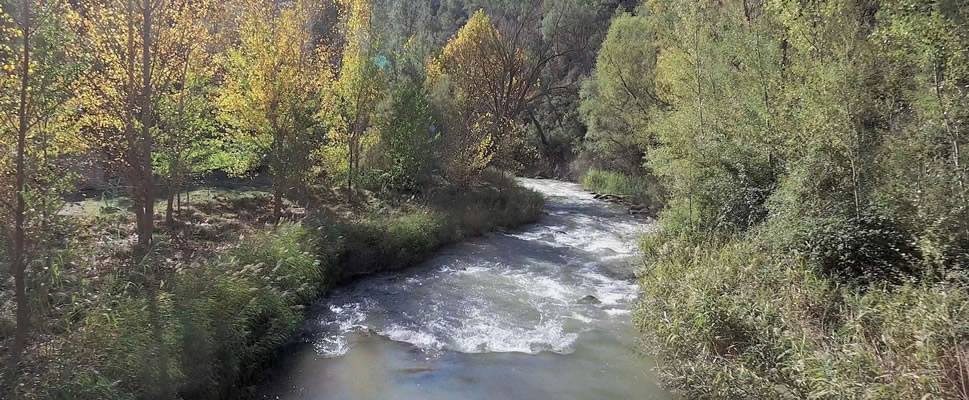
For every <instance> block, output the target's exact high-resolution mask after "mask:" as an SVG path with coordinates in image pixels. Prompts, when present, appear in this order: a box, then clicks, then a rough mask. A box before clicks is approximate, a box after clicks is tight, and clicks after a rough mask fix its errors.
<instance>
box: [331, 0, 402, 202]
mask: <svg viewBox="0 0 969 400" xmlns="http://www.w3.org/2000/svg"><path fill="white" fill-rule="evenodd" d="M340 4H341V5H342V6H343V7H344V9H345V10H346V20H345V21H344V26H343V36H344V38H345V42H344V47H343V62H342V65H341V68H340V72H339V74H340V75H339V78H338V80H337V82H336V83H335V87H334V94H335V95H336V96H337V99H336V102H337V104H336V110H337V111H336V112H333V110H330V109H328V110H326V111H327V112H328V113H330V115H329V117H331V118H334V119H336V121H338V122H337V123H336V124H335V126H334V127H333V129H332V131H331V139H333V140H335V141H336V143H337V145H338V146H340V145H342V146H344V147H345V148H346V173H347V195H348V196H349V195H350V193H351V191H352V189H353V181H354V174H355V173H358V171H359V170H360V161H361V160H360V159H361V157H362V154H363V152H364V150H365V148H366V147H367V146H368V145H369V144H371V142H373V140H372V138H370V137H368V135H367V134H368V130H369V128H370V119H371V115H372V113H373V112H374V110H375V108H376V106H377V101H378V99H379V95H380V90H381V85H382V83H381V82H382V80H383V76H382V75H383V69H384V68H386V67H388V65H387V59H386V57H384V56H381V55H379V54H378V50H379V48H380V47H379V46H380V41H379V39H380V38H379V35H378V32H377V30H376V26H375V25H374V21H373V6H372V5H371V4H370V0H341V3H340Z"/></svg>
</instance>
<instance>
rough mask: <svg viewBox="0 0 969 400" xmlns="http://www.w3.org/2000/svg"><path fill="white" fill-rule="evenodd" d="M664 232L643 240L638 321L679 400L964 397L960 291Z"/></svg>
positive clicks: (964, 325)
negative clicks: (850, 279) (840, 281)
mask: <svg viewBox="0 0 969 400" xmlns="http://www.w3.org/2000/svg"><path fill="white" fill-rule="evenodd" d="M659 235H660V237H653V238H651V239H650V240H647V241H646V242H644V250H645V253H646V254H647V258H648V264H649V265H650V269H649V270H648V272H647V273H646V274H645V275H644V276H643V278H642V279H641V285H642V287H643V292H644V293H643V302H642V303H641V305H640V307H639V308H638V311H637V323H638V325H639V327H640V328H641V329H642V330H643V331H644V340H645V343H646V344H647V346H648V347H649V349H650V351H652V352H653V353H654V354H657V355H658V356H659V357H660V358H661V359H663V360H664V363H663V366H662V369H661V377H662V379H663V380H664V382H665V383H666V384H667V385H668V386H669V387H670V388H672V389H674V390H676V391H679V392H681V393H682V394H683V396H684V398H691V399H714V398H716V399H731V398H737V399H741V398H777V399H783V398H790V399H795V398H816V399H841V398H883V399H913V398H914V399H918V398H958V397H959V396H960V395H964V393H963V392H960V390H963V389H960V386H959V382H960V380H961V382H969V375H967V372H966V371H969V369H965V365H966V364H965V360H966V359H965V358H964V356H962V358H960V357H959V356H958V355H960V354H962V355H964V354H965V353H964V352H965V349H966V348H967V345H969V321H966V320H965V318H964V317H963V316H964V315H965V313H966V311H967V309H969V297H967V291H966V288H965V287H961V286H953V285H951V284H943V283H940V284H934V285H929V284H913V283H907V284H903V285H900V286H885V285H880V286H873V287H870V288H869V289H868V290H867V291H864V292H861V291H857V290H855V289H853V288H851V287H848V286H841V285H836V284H834V283H832V282H831V281H830V280H828V279H827V278H826V277H825V276H824V275H821V274H818V273H816V272H815V268H813V267H812V266H811V265H810V264H809V263H807V262H805V260H803V259H796V258H786V257H775V256H771V255H770V252H765V251H764V249H762V248H758V247H757V246H754V245H753V242H750V241H744V240H734V241H729V242H727V243H725V244H724V245H722V246H696V245H694V244H690V243H688V242H686V241H682V240H678V239H677V238H670V237H665V238H664V237H663V234H662V233H661V234H659ZM960 363H962V364H961V365H962V368H963V369H959V368H960Z"/></svg>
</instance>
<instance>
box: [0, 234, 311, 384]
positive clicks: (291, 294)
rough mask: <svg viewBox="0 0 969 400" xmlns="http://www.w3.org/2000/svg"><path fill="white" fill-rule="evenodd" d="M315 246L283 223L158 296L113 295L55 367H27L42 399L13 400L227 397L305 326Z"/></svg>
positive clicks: (175, 280)
mask: <svg viewBox="0 0 969 400" xmlns="http://www.w3.org/2000/svg"><path fill="white" fill-rule="evenodd" d="M314 243H315V241H314V240H313V238H312V237H311V236H310V234H309V232H308V231H306V230H305V229H303V228H302V227H300V226H299V225H283V226H280V227H277V228H275V229H274V230H271V231H267V232H263V233H259V234H257V235H255V236H253V237H250V238H249V239H246V240H244V241H243V242H242V243H241V244H240V245H239V246H238V247H236V248H232V249H230V250H228V251H227V252H226V253H225V254H224V255H223V256H222V257H220V258H219V259H217V260H214V261H212V262H210V263H207V264H205V265H203V266H200V267H198V268H194V269H191V270H187V271H183V272H181V273H179V274H177V275H175V276H174V277H172V278H170V281H169V282H163V283H162V285H161V290H156V292H155V293H152V292H150V291H147V290H146V289H145V288H137V289H136V290H134V291H128V292H125V293H122V294H118V295H114V297H112V298H110V299H108V300H105V301H103V302H101V303H100V304H99V306H98V307H97V308H96V309H94V310H91V311H89V312H88V313H87V315H86V317H85V320H84V323H83V324H82V326H81V328H80V329H78V330H77V331H75V332H73V333H71V334H69V335H66V336H65V337H64V338H63V339H62V340H59V341H58V342H56V347H55V350H54V351H53V354H51V355H49V357H50V359H51V360H34V361H36V362H38V365H31V366H29V367H28V368H31V369H34V368H40V370H38V371H37V372H38V373H37V376H40V377H42V378H41V379H43V380H45V382H43V383H42V384H41V385H38V386H37V387H40V388H42V390H44V392H43V393H16V392H15V393H13V398H20V397H24V398H53V399H135V398H154V397H171V396H172V395H174V394H175V393H177V395H178V396H179V397H181V398H185V399H195V398H198V399H203V398H204V399H209V398H217V397H220V396H221V397H226V396H229V395H230V394H232V393H233V392H232V390H233V389H231V388H232V386H233V385H234V384H235V383H237V382H238V381H239V380H240V379H245V378H246V377H249V376H251V374H253V373H255V372H257V371H258V369H259V368H260V367H261V366H263V365H265V363H266V361H268V360H269V359H270V358H271V356H272V355H273V354H274V352H275V350H276V349H277V348H278V347H279V346H280V345H282V344H283V343H284V342H285V341H287V340H289V338H290V337H291V336H292V334H293V332H294V331H295V329H296V328H297V327H298V326H299V324H301V323H302V321H303V314H302V305H303V304H306V303H308V302H309V301H311V300H313V299H315V298H316V297H317V296H318V295H319V293H320V288H321V286H322V283H323V282H322V279H321V276H322V274H321V266H320V263H319V262H318V261H317V259H316V256H315V254H314V250H315V248H314ZM152 321H157V322H158V326H159V329H157V330H154V329H151V327H152V326H153V324H152ZM41 361H45V362H46V364H44V363H41ZM51 361H53V362H51Z"/></svg>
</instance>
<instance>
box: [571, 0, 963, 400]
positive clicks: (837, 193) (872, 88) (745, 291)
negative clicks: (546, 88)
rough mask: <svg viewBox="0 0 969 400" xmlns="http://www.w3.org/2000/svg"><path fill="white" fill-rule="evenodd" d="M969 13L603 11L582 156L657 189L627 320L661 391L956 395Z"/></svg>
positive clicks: (659, 4) (918, 9) (859, 7)
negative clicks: (634, 306)
mask: <svg viewBox="0 0 969 400" xmlns="http://www.w3.org/2000/svg"><path fill="white" fill-rule="evenodd" d="M967 18H969V7H967V6H966V4H965V3H964V2H959V1H925V2H923V1H918V0H915V1H912V0H883V1H861V0H830V1H812V2H788V1H771V0H764V1H726V2H719V1H702V0H701V1H689V2H687V1H674V2H667V1H646V2H645V3H644V4H642V5H641V6H640V7H638V8H637V9H636V10H635V12H634V13H630V14H623V15H620V16H617V17H616V19H614V20H613V23H612V25H611V27H610V29H609V32H608V35H607V36H606V39H605V42H604V43H603V45H602V49H601V51H600V52H599V54H598V61H597V64H596V70H595V73H594V74H593V75H592V79H590V80H588V81H587V82H586V83H585V84H584V86H583V91H582V105H581V107H580V111H581V115H582V118H583V120H584V121H585V122H586V123H587V124H588V126H589V134H588V135H587V137H586V139H587V140H586V142H585V143H584V145H583V146H584V148H585V149H586V150H587V151H588V152H589V153H590V158H591V159H593V160H595V161H596V162H597V163H598V164H599V165H602V166H604V167H607V168H611V169H614V170H617V171H622V172H625V173H626V174H636V173H639V174H641V175H646V176H649V177H655V178H657V179H658V180H659V182H660V183H661V184H662V188H657V187H656V186H655V185H654V190H656V191H660V192H664V191H665V192H667V193H668V196H669V200H668V202H667V204H666V207H665V210H664V211H663V213H662V215H661V220H660V221H661V222H660V227H661V229H660V231H659V232H658V233H656V234H655V235H651V237H649V238H647V239H646V241H645V242H644V245H643V248H644V251H645V252H646V257H647V263H648V264H649V267H648V271H647V273H646V274H645V275H644V277H643V279H642V285H643V288H644V290H645V296H644V298H645V300H644V303H643V306H642V308H641V312H640V324H641V327H642V328H643V330H644V335H645V337H646V338H647V342H648V343H650V344H652V346H651V348H652V349H654V350H655V351H656V352H657V353H658V354H659V355H661V356H662V357H663V358H665V360H666V364H665V365H664V367H663V371H664V376H665V378H667V383H669V384H670V385H671V386H672V387H673V388H675V389H677V390H680V391H682V392H683V393H685V394H686V395H687V397H689V398H749V397H751V396H753V397H758V398H786V397H790V398H899V399H903V398H906V399H907V398H960V396H961V397H963V398H964V397H965V396H966V395H967V393H969V392H967V391H966V387H967V383H969V374H967V372H966V371H969V368H967V366H969V362H967V360H969V359H967V357H966V352H967V348H969V347H967V346H969V330H967V326H966V325H965V321H966V318H965V316H966V315H967V314H966V312H967V307H969V301H967V299H966V290H967V286H966V283H967V282H966V272H967V271H969V264H967V260H966V257H967V255H969V248H967V244H969V231H967V229H966V226H967V224H969V203H967V202H966V196H967V194H969V192H967V188H966V187H965V180H966V178H967V176H969V169H967V168H966V163H967V162H969V158H967V155H966V153H965V150H964V148H965V146H966V145H967V141H969V138H967V136H966V135H965V132H966V130H967V128H969V125H967V121H969V119H967V118H966V117H967V116H966V115H965V111H966V109H967V108H966V106H967V103H966V102H967V101H969V90H967V89H969V86H967V82H969V75H967V74H966V71H967V68H969V59H967V58H966V57H967V56H969V23H967V22H969V21H967ZM601 175H602V173H601V172H595V173H594V174H593V176H594V177H595V176H601ZM590 179H591V178H590ZM597 179H598V180H601V178H596V179H592V183H595V182H596V180H597ZM647 179H652V178H643V180H644V181H645V180H647Z"/></svg>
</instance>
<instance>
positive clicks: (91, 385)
mask: <svg viewBox="0 0 969 400" xmlns="http://www.w3.org/2000/svg"><path fill="white" fill-rule="evenodd" d="M501 179H503V178H501V177H500V176H498V175H497V174H489V176H488V177H487V179H486V180H485V183H484V184H482V185H479V186H476V187H474V188H473V189H469V190H462V191H457V190H455V191H449V192H442V193H438V194H435V195H433V196H430V197H429V198H428V199H426V201H422V202H419V203H418V202H403V203H401V204H396V205H390V204H386V203H381V202H379V201H371V202H368V204H366V205H361V206H357V207H356V208H355V209H354V210H352V212H351V210H345V209H342V208H340V207H322V208H321V209H320V210H319V211H316V212H311V213H310V215H309V217H307V218H306V219H301V220H295V221H293V222H289V223H284V224H282V225H280V226H276V227H273V226H269V225H265V224H263V223H260V222H259V221H258V220H253V221H240V220H239V219H231V220H217V218H216V216H215V215H216V214H213V215H207V216H201V215H199V218H200V219H202V220H205V222H199V223H197V224H195V225H197V226H196V228H197V229H194V230H192V232H194V235H196V236H197V237H205V238H211V242H210V243H209V244H208V245H207V250H206V251H204V252H203V251H199V252H195V253H191V254H192V255H191V257H187V258H186V259H181V260H180V261H176V260H174V259H178V258H179V257H183V256H185V253H184V249H181V248H179V242H180V241H179V240H178V239H177V234H175V233H174V232H171V233H170V234H172V235H173V236H172V237H166V238H160V240H157V242H159V243H166V245H165V246H158V248H156V249H155V251H154V252H153V255H152V256H151V258H150V259H148V260H145V261H144V263H142V264H143V265H140V266H139V267H138V269H137V270H134V271H131V270H123V269H121V268H116V269H111V268H110V266H109V265H98V264H97V263H98V261H99V257H101V256H102V255H103V254H102V253H101V252H99V251H97V250H94V249H90V248H89V249H86V250H84V251H83V253H84V254H87V255H89V256H90V257H80V258H78V257H74V258H72V261H70V262H68V263H64V264H62V263H60V262H59V261H58V264H57V267H58V268H65V269H66V270H65V271H64V276H65V280H64V281H63V282H58V283H55V284H54V285H53V286H54V287H52V288H51V296H49V297H51V298H57V296H58V295H59V294H60V293H77V294H76V295H75V297H74V298H67V299H60V301H61V303H58V304H53V305H52V306H51V314H50V315H52V316H54V317H52V318H50V319H48V320H46V321H42V322H43V323H44V324H45V326H46V328H45V329H44V330H43V331H44V334H43V337H38V338H36V341H35V343H34V345H33V346H31V347H30V348H29V350H28V352H27V354H26V358H25V360H24V362H23V365H24V367H23V373H21V374H19V375H17V376H16V377H14V378H11V377H9V376H8V377H4V379H7V381H6V382H12V383H13V384H12V385H9V386H6V387H7V388H8V390H7V391H6V393H3V397H4V398H10V399H46V398H52V399H145V398H172V397H174V396H178V397H180V398H184V399H212V398H239V397H245V396H247V395H249V394H250V393H249V390H248V389H247V388H246V384H247V383H248V382H251V381H252V380H253V379H254V378H255V377H257V376H258V374H259V371H260V368H261V367H262V366H264V365H266V363H267V362H268V361H270V360H271V358H272V357H273V356H274V354H275V349H276V348H278V346H280V345H282V344H284V343H285V342H286V341H287V340H289V339H290V338H291V337H292V335H293V333H294V331H295V330H296V329H297V328H298V326H299V325H300V324H301V323H302V321H303V307H304V306H305V305H306V304H308V303H309V302H311V301H313V300H314V299H316V298H318V297H319V296H320V295H321V294H323V293H324V292H325V291H326V290H327V289H328V288H330V287H332V286H333V285H335V284H338V283H339V282H342V281H346V280H349V279H353V278H356V277H359V276H361V275H365V274H368V273H374V272H379V271H384V270H388V269H394V268H401V267H405V266H408V265H411V264H414V263H416V262H419V261H421V260H422V259H424V258H426V257H427V256H428V255H430V254H432V252H433V250H435V249H437V248H438V247H440V246H443V245H446V244H448V243H453V242H455V241H459V240H461V239H463V238H466V237H469V236H474V235H479V234H482V233H485V232H489V231H494V230H499V229H505V228H511V227H515V226H518V225H521V224H524V223H528V222H533V221H535V220H537V219H538V218H539V216H540V215H541V212H542V206H543V201H542V198H541V196H540V195H539V194H537V193H535V192H532V191H530V190H527V189H524V188H521V187H519V186H517V185H515V184H514V183H513V182H510V181H501ZM263 200H265V201H268V199H260V198H258V197H257V198H250V199H248V200H245V201H243V203H247V204H250V205H251V206H252V207H253V208H257V209H258V208H260V207H257V206H256V205H265V204H262V203H263V202H264V201H263ZM229 203H230V204H224V203H219V202H213V203H205V204H199V205H197V209H198V210H199V213H200V214H202V211H201V210H203V209H206V208H207V207H208V208H213V209H216V210H217V211H219V213H218V214H217V215H222V216H224V215H237V216H238V215H242V214H245V213H244V212H243V211H244V209H248V208H244V209H233V212H231V213H230V212H228V211H227V210H226V208H227V207H231V204H237V203H239V201H230V202H229ZM249 211H252V210H249ZM288 213H289V214H290V215H299V214H300V212H299V210H298V209H295V208H290V209H289V210H288ZM173 238H175V239H173ZM164 239H167V240H164ZM114 244H115V245H116V244H117V243H114ZM107 245H110V243H107V244H106V243H101V244H98V243H89V247H99V246H100V247H103V248H106V247H108V246H107ZM115 247H116V246H115ZM115 251H117V250H115ZM76 252H78V253H81V252H80V251H76ZM64 256H65V257H66V256H67V254H66V253H65V254H64ZM121 256H122V255H117V254H114V255H108V256H106V258H102V259H101V260H102V261H105V262H108V261H111V260H114V259H116V258H118V257H121ZM159 265H160V267H159ZM149 266H151V268H150V269H149ZM90 270H99V271H100V273H98V274H97V275H96V276H95V275H91V274H87V273H86V272H85V271H90ZM149 270H150V271H153V273H151V274H149V273H148V272H147V271H149ZM149 276H152V277H154V279H156V280H158V281H159V285H158V287H160V290H156V291H154V292H152V291H149V290H146V289H144V288H146V287H154V285H147V284H144V283H145V281H146V279H149V278H147V277H149ZM38 322H41V321H38Z"/></svg>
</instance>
